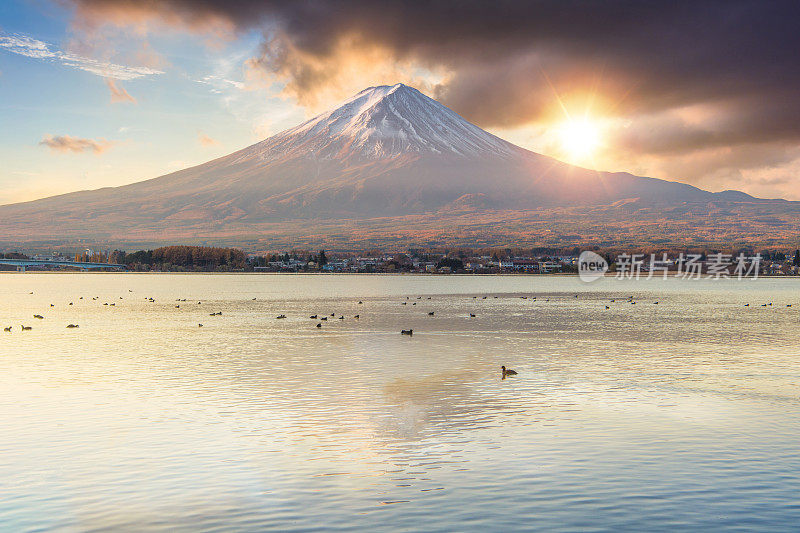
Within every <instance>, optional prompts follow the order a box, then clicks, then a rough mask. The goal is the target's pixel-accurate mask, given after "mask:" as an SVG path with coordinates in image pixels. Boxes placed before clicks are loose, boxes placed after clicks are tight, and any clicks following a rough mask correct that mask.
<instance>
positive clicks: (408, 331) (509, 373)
mask: <svg viewBox="0 0 800 533" xmlns="http://www.w3.org/2000/svg"><path fill="white" fill-rule="evenodd" d="M128 292H133V291H131V290H128ZM29 294H33V292H31V293H29ZM472 298H473V299H477V298H478V297H477V296H473V297H472ZM487 298H488V296H483V297H482V299H483V300H486V299H487ZM494 298H495V299H496V298H497V296H494ZM520 298H521V299H523V300H527V299H528V296H520ZM575 298H578V295H577V294H576V295H575ZM79 299H80V300H83V296H81V297H80V298H79ZM98 299H99V297H97V296H95V297H93V298H92V300H93V301H96V300H98ZM119 299H120V300H122V299H123V298H122V296H120V297H119ZM421 299H422V296H418V297H417V300H421ZM427 299H428V300H430V299H431V297H430V296H429V297H428V298H427ZM531 299H532V300H533V301H536V300H537V297H536V296H533V297H531ZM145 300H146V301H148V302H150V303H155V301H156V300H155V299H154V298H152V297H146V298H145ZM253 300H256V298H253ZM544 301H545V302H549V301H550V298H546V299H544ZM618 301H619V302H622V303H627V304H631V305H636V304H637V302H636V300H635V298H634V296H628V297H627V298H611V303H615V302H618ZM176 302H179V303H178V304H176V305H175V308H176V309H180V307H181V306H180V303H182V302H186V298H183V299H177V300H176ZM201 303H202V302H197V305H200V304H201ZM358 303H359V305H361V304H363V303H364V302H363V301H362V300H359V302H358ZM409 303H410V304H411V305H412V306H414V305H417V302H416V301H411V298H410V297H408V296H407V297H406V301H404V302H402V303H401V305H408V304H409ZM652 303H653V304H655V305H658V303H659V302H658V301H654V302H652ZM69 305H73V302H69ZM103 305H104V306H109V307H114V306H116V303H114V302H112V303H108V302H104V303H103ZM50 307H51V308H52V307H55V304H50ZM744 307H750V304H749V303H746V304H744ZM761 307H773V303H772V302H768V303H763V304H761ZM786 307H792V304H786ZM605 308H606V309H610V306H608V305H606V306H605ZM209 316H222V311H215V312H213V313H209ZM428 316H435V312H434V311H428ZM334 317H336V313H331V314H330V315H320V314H315V315H311V316H310V317H309V318H311V319H313V320H319V322H317V325H316V327H317V328H322V322H325V321H327V320H328V318H334ZM469 317H470V318H476V315H475V314H474V313H469ZM33 318H35V319H37V320H44V316H43V315H40V314H35V315H33ZM275 318H276V319H277V320H281V319H285V318H288V317H287V316H286V315H285V314H280V315H278V316H276V317H275ZM353 318H354V319H358V318H360V315H353ZM344 319H345V317H344V315H340V316H339V317H338V320H344ZM197 326H198V327H200V328H202V327H203V324H202V323H199V324H197ZM78 327H80V326H79V325H78V324H67V329H75V328H78ZM20 328H21V330H22V331H30V330H32V329H33V326H26V325H24V324H21V325H20ZM12 329H13V328H12V326H6V327H4V328H3V331H4V332H6V333H11V332H12ZM400 334H401V335H407V336H409V337H411V336H413V335H414V330H413V329H402V330H400ZM500 368H501V371H502V378H503V379H506V377H508V376H516V375H517V372H516V371H514V370H512V369H510V368H506V367H505V365H503V366H501V367H500Z"/></svg>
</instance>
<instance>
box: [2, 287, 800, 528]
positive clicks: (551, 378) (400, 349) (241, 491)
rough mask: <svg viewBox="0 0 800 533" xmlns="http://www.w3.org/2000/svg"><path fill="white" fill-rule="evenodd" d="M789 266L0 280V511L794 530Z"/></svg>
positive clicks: (216, 524) (796, 307)
mask: <svg viewBox="0 0 800 533" xmlns="http://www.w3.org/2000/svg"><path fill="white" fill-rule="evenodd" d="M797 283H798V281H797V280H775V279H762V280H756V281H752V280H747V281H718V282H714V281H676V280H668V281H650V282H646V281H639V282H635V281H625V282H623V281H615V280H610V279H606V280H601V281H600V282H597V283H596V284H591V285H586V284H583V283H581V282H580V281H579V280H578V279H577V278H575V277H566V276H565V277H561V276H548V277H544V276H541V277H535V276H475V277H469V276H412V275H403V276H381V275H373V276H369V275H368V276H357V275H317V276H314V275H310V276H309V275H297V276H292V275H280V276H278V275H173V274H142V275H137V274H77V273H76V274H39V273H36V274H33V273H28V274H22V275H20V274H4V275H2V276H0V326H4V327H5V326H11V325H13V330H12V332H11V333H3V334H2V335H3V336H0V424H2V426H1V427H2V428H3V431H2V432H0V529H2V530H9V531H30V530H39V529H65V530H100V529H108V528H125V529H137V530H142V529H166V528H169V529H175V528H178V529H185V530H196V529H204V530H216V529H219V530H264V529H274V530H281V531H295V530H296V531H305V530H313V529H347V528H360V529H367V530H370V531H380V530H396V529H412V530H418V529H424V530H428V531H453V530H461V531H463V530H496V531H511V530H530V529H532V528H542V529H547V530H583V531H590V530H609V529H611V530H637V531H642V530H648V531H655V530H662V531H672V530H675V529H685V530H686V529H688V530H697V529H701V528H709V529H712V530H720V529H742V530H752V529H768V530H770V531H781V530H786V531H789V530H796V527H797V524H798V523H800V500H798V498H797V494H799V493H800V446H798V442H799V441H800V416H798V415H800V404H799V403H798V398H799V397H800V364H798V355H800V328H799V327H798V322H799V321H800V297H798V292H797ZM30 292H33V294H29V293H30ZM576 295H577V297H576ZM81 296H82V297H83V299H80V297H81ZM484 296H486V299H484V298H483V297H484ZM522 296H525V297H526V298H525V299H523V298H521V297H522ZM534 296H536V299H534ZM629 296H633V297H634V301H636V304H631V303H630V302H628V301H627V298H628V297H629ZM95 297H96V298H97V299H96V300H94V299H93V298H95ZM150 297H152V298H153V299H155V302H150V301H149V300H147V299H146V298H150ZM407 297H408V298H409V299H408V300H407V299H406V298H407ZM417 297H421V298H420V299H417ZM428 297H430V298H431V299H430V300H428ZM495 297H496V298H495ZM253 298H255V300H253ZM178 299H180V300H183V299H186V301H180V302H177V301H176V300H178ZM611 299H615V302H613V303H612V302H611ZM359 300H361V301H362V302H363V303H362V304H359V303H358V302H359ZM198 301H199V302H201V303H199V304H198ZM656 301H657V302H658V304H655V302H656ZM70 302H72V303H73V305H72V306H70V305H69V303H70ZM403 302H406V305H402V304H403ZM769 302H772V303H773V305H772V306H767V307H761V304H764V303H769ZM104 303H108V304H111V303H113V304H114V305H113V306H111V305H103V304H104ZM415 303H416V305H413V304H415ZM746 303H750V307H744V304H746ZM50 304H53V307H50ZM790 304H791V305H792V307H787V305H790ZM176 306H180V307H176ZM605 306H609V309H605ZM218 311H221V312H222V315H220V316H209V315H210V313H215V312H218ZM429 311H434V312H435V314H434V316H428V312H429ZM331 313H334V314H335V316H330V315H331ZM470 313H474V314H476V315H477V316H476V317H475V318H470V317H469V314H470ZM34 314H41V315H43V316H44V319H43V320H37V319H34V318H32V317H33V315H34ZM280 314H285V315H287V318H286V319H276V316H278V315H280ZM313 314H319V315H328V320H327V321H323V322H321V323H322V324H323V326H322V327H321V328H316V327H315V326H316V324H317V323H320V321H319V320H312V319H310V318H309V316H310V315H313ZM356 314H359V315H360V318H358V319H355V318H353V317H354V315H356ZM339 316H344V317H345V319H344V320H339V318H338V317H339ZM69 323H75V324H78V325H79V326H80V327H79V328H77V329H66V325H67V324H69ZM199 323H202V324H203V327H202V328H200V327H198V324H199ZM20 324H24V325H26V326H32V327H33V329H32V330H31V331H25V332H22V331H21V329H20ZM409 328H413V329H414V335H413V337H408V336H401V335H400V334H399V331H400V330H401V329H409ZM502 364H505V365H506V366H508V367H510V368H514V369H516V370H517V371H519V376H517V377H515V378H509V379H506V380H501V379H500V378H501V375H500V365H502Z"/></svg>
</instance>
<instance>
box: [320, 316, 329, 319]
mask: <svg viewBox="0 0 800 533" xmlns="http://www.w3.org/2000/svg"><path fill="white" fill-rule="evenodd" d="M320 320H328V317H326V316H323V317H320Z"/></svg>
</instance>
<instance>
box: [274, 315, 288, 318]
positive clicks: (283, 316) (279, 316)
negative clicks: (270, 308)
mask: <svg viewBox="0 0 800 533" xmlns="http://www.w3.org/2000/svg"><path fill="white" fill-rule="evenodd" d="M275 318H286V315H278V316H276V317H275Z"/></svg>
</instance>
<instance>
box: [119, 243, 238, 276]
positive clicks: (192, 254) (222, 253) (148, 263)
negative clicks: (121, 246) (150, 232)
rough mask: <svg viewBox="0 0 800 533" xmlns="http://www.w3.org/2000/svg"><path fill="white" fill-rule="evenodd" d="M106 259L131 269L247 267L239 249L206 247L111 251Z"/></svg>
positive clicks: (204, 269)
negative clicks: (128, 251)
mask: <svg viewBox="0 0 800 533" xmlns="http://www.w3.org/2000/svg"><path fill="white" fill-rule="evenodd" d="M109 259H110V262H111V263H117V264H122V265H127V266H128V268H130V269H132V270H171V271H209V270H218V271H229V270H243V269H244V268H245V267H246V266H247V255H246V254H245V253H244V252H243V251H241V250H237V249H236V248H213V247H206V246H164V247H162V248H156V249H154V250H138V251H136V252H132V253H126V252H124V251H122V250H114V251H113V252H111V255H110V257H109Z"/></svg>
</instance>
